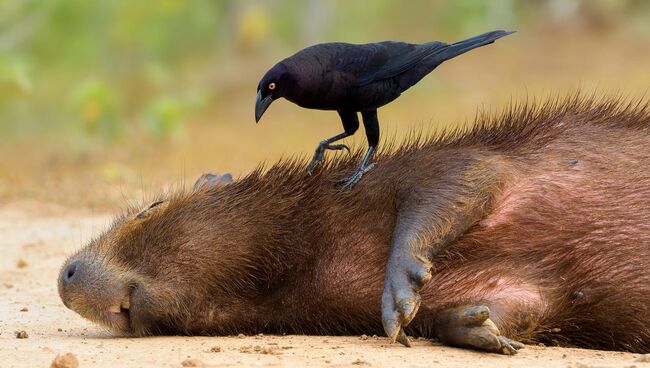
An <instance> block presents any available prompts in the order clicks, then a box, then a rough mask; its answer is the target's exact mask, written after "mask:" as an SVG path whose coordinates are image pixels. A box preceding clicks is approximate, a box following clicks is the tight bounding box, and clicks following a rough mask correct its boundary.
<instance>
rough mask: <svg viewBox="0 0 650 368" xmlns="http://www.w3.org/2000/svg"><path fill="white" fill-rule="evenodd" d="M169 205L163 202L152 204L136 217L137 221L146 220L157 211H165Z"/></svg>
mask: <svg viewBox="0 0 650 368" xmlns="http://www.w3.org/2000/svg"><path fill="white" fill-rule="evenodd" d="M168 204H169V202H167V201H163V200H158V201H155V202H152V203H151V204H150V205H148V206H147V207H145V208H144V209H143V210H142V211H140V212H138V214H137V215H135V218H136V220H141V219H145V218H147V217H149V216H150V215H151V214H152V213H154V212H156V211H161V210H164V209H165V208H167V205H168Z"/></svg>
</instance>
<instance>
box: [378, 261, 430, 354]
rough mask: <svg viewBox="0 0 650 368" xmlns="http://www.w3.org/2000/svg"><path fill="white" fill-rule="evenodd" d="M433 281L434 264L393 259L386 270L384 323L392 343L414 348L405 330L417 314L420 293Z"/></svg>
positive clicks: (382, 308)
mask: <svg viewBox="0 0 650 368" xmlns="http://www.w3.org/2000/svg"><path fill="white" fill-rule="evenodd" d="M429 280H431V263H430V262H429V261H428V260H426V259H424V258H421V257H419V256H408V257H391V259H390V260H389V262H388V265H387V266H386V277H385V279H384V293H383V295H382V297H381V321H382V323H383V325H384V330H385V331H386V335H388V338H389V339H390V340H391V342H395V341H397V342H399V343H401V344H402V345H405V346H411V344H410V343H409V340H408V338H407V337H406V334H405V333H404V327H406V326H407V325H408V324H409V323H411V321H412V320H413V318H414V317H415V315H416V314H417V312H418V308H419V307H420V301H421V298H420V294H419V293H418V291H419V290H420V289H422V287H423V286H424V285H425V284H426V283H427V282H429Z"/></svg>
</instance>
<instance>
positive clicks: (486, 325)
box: [435, 305, 524, 355]
mask: <svg viewBox="0 0 650 368" xmlns="http://www.w3.org/2000/svg"><path fill="white" fill-rule="evenodd" d="M435 328H436V335H437V336H438V338H439V339H440V340H441V341H442V342H443V343H445V344H447V345H452V346H458V347H465V348H471V349H477V350H483V351H488V352H492V353H498V354H504V355H514V354H517V350H519V349H521V348H523V347H524V345H523V344H522V343H520V342H517V341H514V340H511V339H509V338H507V337H505V336H501V333H500V332H499V329H498V328H497V326H496V325H495V324H494V322H492V320H491V319H490V309H489V308H488V307H486V306H484V305H480V306H470V307H456V308H450V309H447V310H444V311H442V312H440V313H439V314H438V316H437V317H436V322H435Z"/></svg>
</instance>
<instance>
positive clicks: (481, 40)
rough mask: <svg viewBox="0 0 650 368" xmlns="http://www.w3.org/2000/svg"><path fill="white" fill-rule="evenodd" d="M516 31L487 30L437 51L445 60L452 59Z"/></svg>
mask: <svg viewBox="0 0 650 368" xmlns="http://www.w3.org/2000/svg"><path fill="white" fill-rule="evenodd" d="M513 33H515V32H514V31H512V32H508V31H502V30H499V31H492V32H486V33H483V34H480V35H478V36H474V37H471V38H468V39H466V40H462V41H458V42H456V43H452V44H451V45H449V46H448V47H447V48H446V49H445V50H441V51H442V52H440V53H436V54H438V55H439V56H443V59H442V60H441V61H444V60H448V59H451V58H453V57H456V56H458V55H460V54H464V53H466V52H467V51H469V50H472V49H475V48H477V47H481V46H485V45H488V44H491V43H493V42H494V41H496V40H498V39H499V38H501V37H505V36H507V35H509V34H513Z"/></svg>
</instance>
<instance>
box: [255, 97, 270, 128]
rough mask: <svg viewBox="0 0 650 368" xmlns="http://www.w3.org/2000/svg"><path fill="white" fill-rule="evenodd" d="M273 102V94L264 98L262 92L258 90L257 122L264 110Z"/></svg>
mask: <svg viewBox="0 0 650 368" xmlns="http://www.w3.org/2000/svg"><path fill="white" fill-rule="evenodd" d="M272 102H273V96H271V95H268V96H266V97H264V98H262V92H257V97H256V98H255V122H256V123H259V121H260V119H261V118H262V115H264V111H266V109H268V108H269V106H270V105H271V103H272Z"/></svg>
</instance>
